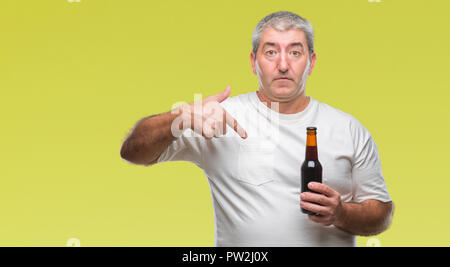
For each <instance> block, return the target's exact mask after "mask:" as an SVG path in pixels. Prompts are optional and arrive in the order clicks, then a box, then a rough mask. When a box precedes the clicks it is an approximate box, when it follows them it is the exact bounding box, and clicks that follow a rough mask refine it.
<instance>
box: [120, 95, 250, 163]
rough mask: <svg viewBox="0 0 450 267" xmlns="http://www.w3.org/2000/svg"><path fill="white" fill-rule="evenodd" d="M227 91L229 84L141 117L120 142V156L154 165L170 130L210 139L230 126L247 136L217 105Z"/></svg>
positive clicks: (169, 139) (170, 136) (167, 142)
mask: <svg viewBox="0 0 450 267" xmlns="http://www.w3.org/2000/svg"><path fill="white" fill-rule="evenodd" d="M230 90H231V88H230V87H229V86H228V87H227V89H225V91H223V92H221V93H218V94H216V95H212V96H208V97H206V98H204V99H202V100H200V101H198V102H195V103H191V104H185V105H183V106H181V107H180V108H177V109H175V110H173V111H170V112H167V113H163V114H159V115H153V116H150V117H146V118H144V119H142V120H140V121H139V122H138V123H137V124H136V127H135V128H134V129H133V130H132V131H131V133H130V134H129V136H128V137H127V138H126V139H125V141H124V142H123V144H122V148H121V149H120V156H121V157H122V158H123V159H125V160H127V161H129V162H132V163H135V164H142V165H151V164H155V163H156V161H157V160H158V158H159V156H160V155H161V153H162V152H164V150H165V149H166V148H167V147H168V146H169V145H170V144H171V143H172V142H173V141H174V140H175V139H176V137H175V136H174V134H175V133H172V131H175V130H176V131H179V130H180V131H182V130H184V129H187V128H190V129H192V130H193V131H194V132H196V133H198V134H200V135H202V136H204V137H206V138H213V137H220V136H221V135H224V134H225V133H226V126H227V125H229V126H230V127H231V128H232V129H233V130H234V131H235V132H236V133H238V134H239V136H241V137H242V138H244V139H245V138H247V133H246V132H245V130H244V129H243V128H242V127H241V125H239V123H238V122H237V121H236V120H235V119H234V118H233V117H232V116H231V115H230V114H228V112H227V111H226V110H225V109H224V108H222V106H221V105H220V103H221V102H223V101H224V100H225V99H227V98H228V96H229V95H230ZM178 117H179V118H180V119H178ZM176 119H177V120H176ZM174 123H175V125H173V124H174Z"/></svg>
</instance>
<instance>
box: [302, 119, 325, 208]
mask: <svg viewBox="0 0 450 267" xmlns="http://www.w3.org/2000/svg"><path fill="white" fill-rule="evenodd" d="M316 130H317V128H316V127H308V128H306V154H305V161H304V162H303V164H302V168H301V174H302V175H301V176H302V182H301V183H302V193H303V192H313V191H311V190H310V189H309V188H308V183H310V182H318V183H322V165H321V164H320V162H319V157H318V153H317V137H316V135H317V133H316ZM302 212H303V213H305V214H312V215H314V214H315V213H314V212H311V211H308V210H305V209H303V208H302Z"/></svg>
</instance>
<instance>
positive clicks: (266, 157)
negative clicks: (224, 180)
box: [237, 142, 275, 186]
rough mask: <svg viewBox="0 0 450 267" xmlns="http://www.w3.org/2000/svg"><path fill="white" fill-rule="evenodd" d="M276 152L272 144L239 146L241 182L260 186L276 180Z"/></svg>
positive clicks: (262, 143) (238, 174) (239, 178)
mask: <svg viewBox="0 0 450 267" xmlns="http://www.w3.org/2000/svg"><path fill="white" fill-rule="evenodd" d="M274 150H275V147H274V145H273V144H271V143H264V142H256V143H241V144H240V146H239V155H238V156H239V158H238V173H237V178H238V180H239V181H241V182H244V183H248V184H251V185H255V186H259V185H262V184H265V183H268V182H271V181H273V180H274V161H275V156H274Z"/></svg>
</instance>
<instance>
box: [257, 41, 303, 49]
mask: <svg viewBox="0 0 450 267" xmlns="http://www.w3.org/2000/svg"><path fill="white" fill-rule="evenodd" d="M266 45H268V46H276V45H275V43H272V42H265V43H264V45H263V48H264V47H265V46H266ZM288 46H301V47H302V48H304V47H303V44H302V43H300V42H295V43H290V44H289V45H288Z"/></svg>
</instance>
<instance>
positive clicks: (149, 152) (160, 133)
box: [120, 109, 181, 165]
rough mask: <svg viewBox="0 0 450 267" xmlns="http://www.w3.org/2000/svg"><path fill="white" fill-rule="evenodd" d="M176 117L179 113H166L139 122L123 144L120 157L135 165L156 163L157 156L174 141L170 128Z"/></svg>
mask: <svg viewBox="0 0 450 267" xmlns="http://www.w3.org/2000/svg"><path fill="white" fill-rule="evenodd" d="M180 110H181V109H180ZM177 116H179V112H177V113H175V114H172V113H171V112H167V113H163V114H159V115H153V116H149V117H146V118H144V119H142V120H140V121H139V122H138V123H137V124H136V127H135V128H134V129H133V130H132V131H131V133H130V134H129V136H128V137H127V138H126V139H125V141H124V142H123V144H122V147H121V149H120V156H121V157H122V158H123V159H125V160H127V161H129V162H132V163H135V164H142V165H151V164H154V163H156V161H157V159H158V157H159V155H161V153H162V152H163V151H164V150H165V149H166V148H167V147H168V146H169V145H170V143H171V142H172V141H173V140H175V137H174V136H173V135H172V131H171V126H172V123H173V121H174V120H175V118H176V117H177Z"/></svg>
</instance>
